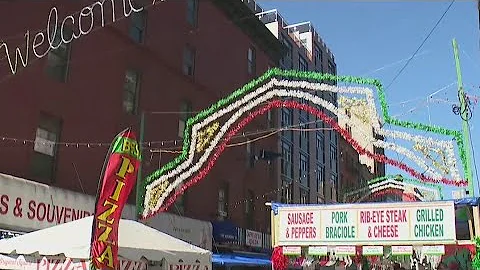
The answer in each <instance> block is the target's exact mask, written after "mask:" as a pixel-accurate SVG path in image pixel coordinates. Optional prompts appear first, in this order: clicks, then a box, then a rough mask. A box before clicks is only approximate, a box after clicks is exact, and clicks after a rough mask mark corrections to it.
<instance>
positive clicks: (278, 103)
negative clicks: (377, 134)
mask: <svg viewBox="0 0 480 270" xmlns="http://www.w3.org/2000/svg"><path fill="white" fill-rule="evenodd" d="M282 107H285V108H291V109H298V110H303V111H307V112H309V113H310V114H312V115H315V116H316V117H317V118H319V119H321V120H322V121H323V122H324V123H326V124H327V125H329V126H331V127H332V128H333V129H335V130H336V131H337V132H338V133H340V135H341V136H342V137H343V138H344V139H345V140H346V141H347V142H348V143H349V144H351V145H352V146H353V148H354V149H355V150H356V151H357V153H358V154H359V155H366V156H368V157H370V158H372V159H374V160H376V161H378V162H382V163H385V164H389V165H392V166H394V167H397V168H400V169H402V170H404V171H406V172H408V173H409V174H410V175H412V176H413V177H415V178H417V179H420V180H423V181H424V182H431V183H440V182H441V183H443V184H445V185H454V186H459V187H461V186H466V185H467V181H465V180H462V181H455V180H452V179H447V178H442V179H441V180H437V179H434V178H432V177H430V176H426V175H424V174H423V173H420V172H418V171H416V170H415V169H413V168H410V167H409V166H408V165H406V164H405V163H403V162H400V161H397V160H393V159H390V158H388V157H386V156H385V155H380V154H375V153H372V152H370V151H369V150H367V149H365V148H363V147H362V146H361V145H360V144H359V143H358V142H357V141H356V140H354V139H353V138H352V137H351V136H350V134H349V133H348V131H347V130H345V129H343V128H341V127H340V126H339V125H338V123H337V122H336V121H335V120H334V119H332V118H330V117H329V116H327V115H326V114H325V113H324V112H322V111H320V110H318V109H317V108H315V107H312V106H310V105H307V104H302V103H299V102H297V101H294V100H286V101H282V100H273V101H271V102H269V103H268V104H267V105H266V106H264V107H261V108H259V109H258V110H256V111H253V112H251V113H250V114H249V115H248V116H247V117H245V118H243V119H242V120H241V121H240V122H239V123H238V124H237V126H236V127H234V128H233V129H230V131H229V132H228V133H227V135H226V136H225V137H224V138H223V140H222V143H221V144H220V145H219V146H218V147H217V148H216V150H217V151H216V152H215V153H214V154H213V155H212V156H211V157H210V159H209V161H208V163H207V165H206V166H205V167H204V168H203V169H202V170H200V172H199V173H198V174H197V175H196V176H195V177H193V178H191V179H190V180H189V181H188V182H186V183H185V184H184V185H183V186H182V187H181V188H180V189H179V190H177V191H175V193H174V194H173V195H171V196H170V197H169V199H168V200H167V201H166V203H165V205H164V206H162V207H161V208H160V209H159V210H158V211H155V212H152V213H149V214H148V215H147V216H146V217H145V218H144V219H147V218H149V217H152V216H154V215H155V214H157V213H159V212H164V211H167V210H168V209H169V208H170V206H171V205H173V203H174V202H175V201H176V199H177V197H178V196H181V195H182V194H183V193H184V192H185V191H186V190H187V189H188V188H190V187H191V186H193V185H195V184H196V183H198V182H199V181H200V180H202V179H203V178H205V176H207V174H208V173H209V172H210V170H211V169H212V167H213V166H214V165H215V163H216V161H217V159H218V157H219V156H220V155H221V154H222V152H223V151H224V150H225V148H226V147H227V144H228V142H229V141H230V140H231V139H232V137H234V136H235V135H236V134H237V133H238V132H239V131H240V130H241V129H242V128H244V127H245V126H246V125H247V124H249V123H250V122H251V121H252V120H253V119H255V118H256V117H257V116H260V115H263V114H265V113H266V112H268V111H270V110H271V109H273V108H282Z"/></svg>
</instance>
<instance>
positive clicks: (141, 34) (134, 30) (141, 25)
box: [130, 10, 147, 43]
mask: <svg viewBox="0 0 480 270" xmlns="http://www.w3.org/2000/svg"><path fill="white" fill-rule="evenodd" d="M130 20H131V21H130V37H131V38H132V40H133V41H135V42H136V43H143V42H144V41H145V30H146V28H147V12H146V11H145V10H142V11H140V12H133V13H132V15H131V18H130Z"/></svg>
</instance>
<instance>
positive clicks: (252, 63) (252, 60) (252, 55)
mask: <svg viewBox="0 0 480 270" xmlns="http://www.w3.org/2000/svg"><path fill="white" fill-rule="evenodd" d="M247 62H248V68H247V71H248V74H250V75H253V76H254V75H255V73H256V71H257V64H256V62H257V59H256V52H255V48H253V47H250V48H248V53H247Z"/></svg>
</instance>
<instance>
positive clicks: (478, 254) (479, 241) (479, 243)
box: [472, 237, 480, 270]
mask: <svg viewBox="0 0 480 270" xmlns="http://www.w3.org/2000/svg"><path fill="white" fill-rule="evenodd" d="M472 267H473V269H475V270H480V237H475V257H474V258H473V261H472Z"/></svg>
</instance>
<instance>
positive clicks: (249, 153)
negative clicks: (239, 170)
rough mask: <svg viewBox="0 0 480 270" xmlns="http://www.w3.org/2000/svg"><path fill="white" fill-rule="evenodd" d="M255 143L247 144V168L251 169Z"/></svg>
mask: <svg viewBox="0 0 480 270" xmlns="http://www.w3.org/2000/svg"><path fill="white" fill-rule="evenodd" d="M255 151H256V150H255V142H251V141H248V142H247V167H248V168H253V167H254V166H255V158H256V157H255Z"/></svg>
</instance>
